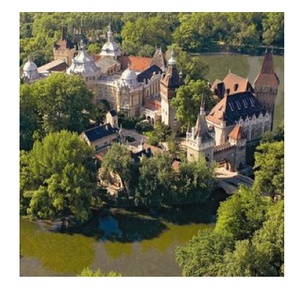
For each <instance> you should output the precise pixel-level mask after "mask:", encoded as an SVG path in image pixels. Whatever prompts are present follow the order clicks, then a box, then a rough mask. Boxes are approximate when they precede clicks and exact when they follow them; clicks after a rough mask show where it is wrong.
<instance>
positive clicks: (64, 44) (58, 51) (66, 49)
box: [53, 27, 76, 66]
mask: <svg viewBox="0 0 300 300" xmlns="http://www.w3.org/2000/svg"><path fill="white" fill-rule="evenodd" d="M75 52H76V48H75V46H74V44H73V43H72V42H71V41H70V40H69V39H68V38H67V30H66V27H63V28H62V30H61V38H60V40H59V41H58V42H56V43H54V47H53V56H54V60H57V59H61V60H63V61H65V62H66V64H67V65H68V66H70V65H71V63H72V59H73V57H74V55H75Z"/></svg>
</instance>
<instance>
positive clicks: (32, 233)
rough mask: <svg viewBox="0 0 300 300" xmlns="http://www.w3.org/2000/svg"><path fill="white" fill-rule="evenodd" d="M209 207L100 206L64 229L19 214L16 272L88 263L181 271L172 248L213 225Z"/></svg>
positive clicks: (160, 272)
mask: <svg viewBox="0 0 300 300" xmlns="http://www.w3.org/2000/svg"><path fill="white" fill-rule="evenodd" d="M212 207H213V206H212V205H210V208H209V209H208V208H205V207H200V206H191V207H185V208H184V209H163V210H161V211H147V210H144V211H143V210H134V209H117V208H111V209H103V210H99V211H94V212H93V213H94V216H93V218H92V219H91V220H90V221H89V222H88V223H86V224H84V226H78V227H73V228H70V229H68V230H65V231H64V232H63V233H60V232H53V231H49V230H47V229H46V228H45V227H44V226H43V223H42V222H40V223H38V224H34V223H31V222H29V221H25V220H21V222H20V225H21V228H20V243H21V254H22V258H21V261H20V274H21V276H37V275H38V276H51V274H57V275H59V276H76V275H77V274H79V273H80V272H81V271H82V270H83V268H85V267H90V268H92V269H93V270H96V269H101V270H102V272H104V273H108V272H109V271H112V270H113V271H115V272H118V273H121V274H123V276H181V270H180V268H179V266H178V264H177V263H176V261H175V250H176V248H177V247H178V246H180V245H182V244H184V243H185V242H187V241H188V240H190V239H191V238H192V237H193V236H194V235H196V234H197V233H198V231H199V230H203V229H206V228H213V226H214V224H213V223H212V222H211V220H212V218H213V216H214V215H215V211H216V209H212Z"/></svg>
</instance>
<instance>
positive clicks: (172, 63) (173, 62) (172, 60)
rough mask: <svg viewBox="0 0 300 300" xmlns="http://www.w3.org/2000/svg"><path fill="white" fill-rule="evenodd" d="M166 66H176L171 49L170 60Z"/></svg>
mask: <svg viewBox="0 0 300 300" xmlns="http://www.w3.org/2000/svg"><path fill="white" fill-rule="evenodd" d="M168 66H176V59H175V54H174V50H173V48H172V51H171V58H170V59H169V60H168Z"/></svg>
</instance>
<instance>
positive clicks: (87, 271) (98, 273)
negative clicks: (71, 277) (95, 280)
mask: <svg viewBox="0 0 300 300" xmlns="http://www.w3.org/2000/svg"><path fill="white" fill-rule="evenodd" d="M77 276H80V277H106V276H107V277H119V276H122V274H120V273H116V272H114V271H110V272H109V273H107V274H105V273H103V272H102V271H101V270H100V269H97V270H96V271H93V270H92V269H90V268H89V267H87V268H84V269H83V270H82V271H81V273H80V274H79V275H77Z"/></svg>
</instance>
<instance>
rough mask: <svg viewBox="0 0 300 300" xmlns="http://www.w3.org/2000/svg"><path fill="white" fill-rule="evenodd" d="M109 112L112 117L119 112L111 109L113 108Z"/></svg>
mask: <svg viewBox="0 0 300 300" xmlns="http://www.w3.org/2000/svg"><path fill="white" fill-rule="evenodd" d="M109 113H110V115H111V116H112V117H115V116H116V115H117V112H116V111H115V110H114V109H111V110H110V111H109Z"/></svg>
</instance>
